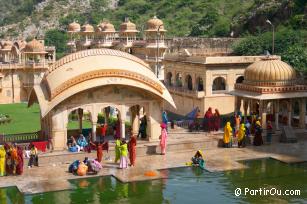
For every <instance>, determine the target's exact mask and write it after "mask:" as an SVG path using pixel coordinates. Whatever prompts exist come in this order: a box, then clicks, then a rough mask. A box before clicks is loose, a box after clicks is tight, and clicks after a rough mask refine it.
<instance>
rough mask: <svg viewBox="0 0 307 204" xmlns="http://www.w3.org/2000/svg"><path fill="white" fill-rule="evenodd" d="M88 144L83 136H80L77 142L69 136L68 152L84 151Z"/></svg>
mask: <svg viewBox="0 0 307 204" xmlns="http://www.w3.org/2000/svg"><path fill="white" fill-rule="evenodd" d="M88 144H89V143H88V141H87V140H86V138H85V137H84V135H83V134H80V135H79V137H78V139H77V140H76V139H75V138H74V136H71V137H70V138H69V139H68V141H67V146H68V149H69V151H70V152H80V151H84V150H85V149H86V147H87V146H88Z"/></svg>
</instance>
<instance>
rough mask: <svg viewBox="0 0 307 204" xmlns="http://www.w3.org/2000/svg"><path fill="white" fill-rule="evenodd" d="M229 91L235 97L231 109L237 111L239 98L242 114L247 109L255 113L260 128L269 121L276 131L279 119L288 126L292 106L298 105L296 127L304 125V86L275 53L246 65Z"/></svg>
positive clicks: (291, 116)
mask: <svg viewBox="0 0 307 204" xmlns="http://www.w3.org/2000/svg"><path fill="white" fill-rule="evenodd" d="M232 94H233V95H235V96H236V103H235V104H236V105H235V106H236V107H235V111H238V110H240V107H241V103H242V101H243V109H244V116H246V115H247V113H248V110H249V112H250V113H254V114H258V115H259V116H260V117H261V123H262V127H263V128H264V129H266V122H267V121H268V120H272V121H275V128H276V129H277V130H278V129H279V118H281V119H282V120H283V121H282V122H284V123H285V124H286V125H288V126H291V122H292V119H293V109H294V105H297V107H298V108H299V117H298V118H299V127H300V128H305V125H306V119H305V118H306V98H307V85H306V83H304V81H303V80H301V79H299V77H298V75H297V73H296V71H295V70H294V69H293V68H292V67H291V66H290V65H288V64H287V63H285V62H283V61H281V60H280V57H278V56H267V57H263V58H262V59H261V60H260V61H257V62H255V63H253V64H251V65H250V66H248V67H247V68H246V70H245V72H244V81H243V83H240V84H235V90H234V91H233V92H232ZM244 119H245V120H246V117H244Z"/></svg>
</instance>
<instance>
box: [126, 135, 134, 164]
mask: <svg viewBox="0 0 307 204" xmlns="http://www.w3.org/2000/svg"><path fill="white" fill-rule="evenodd" d="M128 150H129V159H130V164H131V165H133V166H134V165H135V158H136V138H135V137H131V138H130V141H129V144H128Z"/></svg>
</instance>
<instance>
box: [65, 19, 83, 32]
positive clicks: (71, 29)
mask: <svg viewBox="0 0 307 204" xmlns="http://www.w3.org/2000/svg"><path fill="white" fill-rule="evenodd" d="M80 30H81V27H80V24H79V23H76V22H75V21H74V22H72V23H70V24H69V25H68V32H79V31H80Z"/></svg>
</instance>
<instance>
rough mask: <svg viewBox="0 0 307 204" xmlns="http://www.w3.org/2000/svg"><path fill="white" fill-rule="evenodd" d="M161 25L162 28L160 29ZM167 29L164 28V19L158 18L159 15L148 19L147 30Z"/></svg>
mask: <svg viewBox="0 0 307 204" xmlns="http://www.w3.org/2000/svg"><path fill="white" fill-rule="evenodd" d="M159 26H160V29H159ZM158 29H159V31H162V32H164V31H166V30H165V29H164V25H163V21H162V20H160V19H158V18H157V16H154V17H153V18H152V19H149V20H148V21H147V30H146V31H158Z"/></svg>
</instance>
